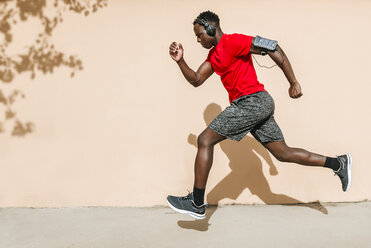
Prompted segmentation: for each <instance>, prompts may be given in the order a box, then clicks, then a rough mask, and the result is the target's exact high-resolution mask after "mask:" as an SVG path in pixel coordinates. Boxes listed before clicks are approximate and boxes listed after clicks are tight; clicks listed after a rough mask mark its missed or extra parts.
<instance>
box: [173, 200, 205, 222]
mask: <svg viewBox="0 0 371 248" xmlns="http://www.w3.org/2000/svg"><path fill="white" fill-rule="evenodd" d="M167 204H169V206H170V207H171V208H172V209H173V210H174V211H176V212H178V213H181V214H188V215H190V216H192V217H193V218H196V219H199V220H202V219H205V217H206V214H196V213H194V212H191V211H187V210H184V209H178V208H176V207H174V206H173V205H171V204H170V202H169V201H167Z"/></svg>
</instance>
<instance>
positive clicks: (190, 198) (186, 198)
mask: <svg viewBox="0 0 371 248" xmlns="http://www.w3.org/2000/svg"><path fill="white" fill-rule="evenodd" d="M187 191H188V195H186V196H183V197H181V198H180V199H181V200H183V201H186V200H193V199H192V198H193V197H192V193H191V192H189V190H187Z"/></svg>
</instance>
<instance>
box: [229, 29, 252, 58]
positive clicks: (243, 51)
mask: <svg viewBox="0 0 371 248" xmlns="http://www.w3.org/2000/svg"><path fill="white" fill-rule="evenodd" d="M252 38H253V37H252V36H248V35H243V34H232V35H231V37H230V38H229V42H228V43H229V44H228V46H230V50H231V51H232V55H233V56H235V57H238V56H246V55H247V54H249V52H250V48H251V42H252Z"/></svg>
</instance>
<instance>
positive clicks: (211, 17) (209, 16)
mask: <svg viewBox="0 0 371 248" xmlns="http://www.w3.org/2000/svg"><path fill="white" fill-rule="evenodd" d="M196 19H203V20H205V21H207V22H212V23H214V24H215V25H216V26H217V27H219V16H218V15H217V14H215V13H214V12H211V11H210V10H208V11H204V12H202V13H201V14H199V15H198V16H197V18H196ZM196 23H198V22H196V20H195V21H194V22H193V25H195V24H196Z"/></svg>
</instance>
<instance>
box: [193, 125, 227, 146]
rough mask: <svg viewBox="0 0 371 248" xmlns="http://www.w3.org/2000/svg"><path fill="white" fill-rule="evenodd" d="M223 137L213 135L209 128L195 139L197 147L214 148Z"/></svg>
mask: <svg viewBox="0 0 371 248" xmlns="http://www.w3.org/2000/svg"><path fill="white" fill-rule="evenodd" d="M224 139H225V137H223V136H220V135H219V134H217V133H215V132H214V131H213V130H211V129H210V128H206V129H205V130H204V131H203V132H202V133H201V134H200V135H199V136H198V138H197V145H198V147H205V146H214V145H216V144H217V143H219V142H220V141H222V140H224Z"/></svg>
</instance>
